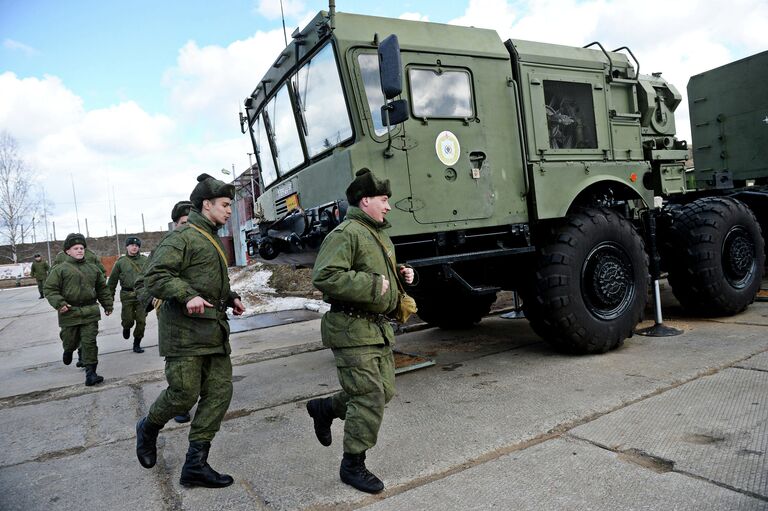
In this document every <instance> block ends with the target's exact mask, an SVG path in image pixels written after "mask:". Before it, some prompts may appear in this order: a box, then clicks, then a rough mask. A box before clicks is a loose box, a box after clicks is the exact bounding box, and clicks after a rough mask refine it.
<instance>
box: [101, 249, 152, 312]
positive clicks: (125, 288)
mask: <svg viewBox="0 0 768 511" xmlns="http://www.w3.org/2000/svg"><path fill="white" fill-rule="evenodd" d="M147 261H148V259H147V256H144V255H141V254H136V255H135V256H129V255H124V256H121V257H120V259H118V260H117V261H116V262H115V265H114V266H113V267H112V273H110V275H109V280H108V281H107V287H109V292H110V293H111V294H112V296H113V297H114V296H115V290H116V289H117V283H118V282H119V283H120V300H121V301H126V300H135V299H136V281H137V280H138V279H139V277H140V276H141V275H142V274H143V273H144V268H146V266H147Z"/></svg>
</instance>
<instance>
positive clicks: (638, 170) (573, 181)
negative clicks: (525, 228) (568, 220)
mask: <svg viewBox="0 0 768 511" xmlns="http://www.w3.org/2000/svg"><path fill="white" fill-rule="evenodd" d="M649 170H650V165H649V164H648V162H645V161H637V162H595V161H564V162H540V163H536V164H534V165H533V173H532V174H533V182H534V189H535V190H536V214H537V217H538V218H539V219H540V220H544V219H547V218H561V217H564V216H565V215H566V213H567V212H568V208H569V207H570V206H571V204H572V203H573V201H574V199H576V197H578V195H579V194H580V193H581V192H583V191H584V190H586V189H587V188H589V187H591V186H593V185H597V184H599V183H603V182H610V183H611V184H612V186H613V188H614V189H615V190H622V189H627V190H632V195H633V196H634V197H635V198H637V199H641V200H642V201H643V202H645V204H652V203H653V192H652V191H651V190H647V189H646V188H645V187H644V186H643V185H642V180H643V179H642V178H643V175H644V174H645V173H646V172H648V171H649ZM633 175H634V177H635V181H634V182H633V181H632V176H633Z"/></svg>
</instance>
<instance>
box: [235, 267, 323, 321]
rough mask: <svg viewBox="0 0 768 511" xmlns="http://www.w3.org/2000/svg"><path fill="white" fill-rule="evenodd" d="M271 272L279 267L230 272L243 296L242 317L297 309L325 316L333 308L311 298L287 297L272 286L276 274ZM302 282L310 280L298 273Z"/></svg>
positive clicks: (283, 269)
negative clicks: (273, 274) (271, 282)
mask: <svg viewBox="0 0 768 511" xmlns="http://www.w3.org/2000/svg"><path fill="white" fill-rule="evenodd" d="M270 268H275V267H270V266H266V265H264V264H262V263H255V264H252V265H250V266H246V267H236V268H230V269H229V280H230V286H231V288H232V290H233V291H235V292H236V293H237V294H239V295H240V296H241V298H242V301H243V304H244V305H245V309H246V310H245V314H244V315H243V316H240V317H248V316H253V315H255V314H263V313H266V312H277V311H284V310H296V309H308V310H311V311H315V312H320V313H324V312H326V311H327V310H328V309H329V308H330V305H328V304H327V303H325V302H323V301H321V300H317V299H313V298H309V297H307V296H285V293H284V292H281V290H278V289H275V288H273V287H272V286H271V285H270V279H271V277H272V273H273V270H272V269H270ZM279 271H280V272H281V273H283V274H285V273H286V272H290V271H291V270H290V269H286V268H285V267H281V268H280V269H279ZM300 278H306V277H304V276H301V275H300V274H299V273H298V272H296V279H300Z"/></svg>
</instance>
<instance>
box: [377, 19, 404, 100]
mask: <svg viewBox="0 0 768 511" xmlns="http://www.w3.org/2000/svg"><path fill="white" fill-rule="evenodd" d="M379 78H380V79H381V92H383V93H384V97H385V98H387V99H392V98H394V97H396V96H399V95H400V93H402V92H403V71H402V64H401V63H400V43H399V42H398V41H397V36H396V35H395V34H392V35H390V36H389V37H387V38H386V39H384V40H383V41H381V43H379Z"/></svg>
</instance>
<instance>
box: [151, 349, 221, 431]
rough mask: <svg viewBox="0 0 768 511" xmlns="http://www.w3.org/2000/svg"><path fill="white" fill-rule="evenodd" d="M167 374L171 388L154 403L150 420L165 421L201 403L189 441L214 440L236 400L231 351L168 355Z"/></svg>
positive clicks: (166, 360) (193, 421)
mask: <svg viewBox="0 0 768 511" xmlns="http://www.w3.org/2000/svg"><path fill="white" fill-rule="evenodd" d="M165 378H166V380H168V388H166V389H165V390H164V391H163V392H161V393H160V395H159V396H158V397H157V399H156V400H155V402H154V403H152V406H151V407H150V409H149V420H150V421H151V422H154V423H155V424H165V423H166V422H168V421H169V420H171V419H172V418H173V417H175V416H176V415H180V414H182V413H186V412H188V411H189V410H190V409H191V408H192V407H193V406H195V403H197V411H196V412H195V417H194V418H193V419H192V424H191V427H190V428H189V441H190V442H210V441H211V440H213V437H214V436H216V432H217V431H219V427H220V426H221V421H222V420H223V419H224V414H225V413H227V409H228V408H229V402H230V401H231V400H232V361H231V360H230V358H229V355H200V356H197V357H166V358H165ZM198 398H199V399H200V401H199V402H198Z"/></svg>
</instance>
